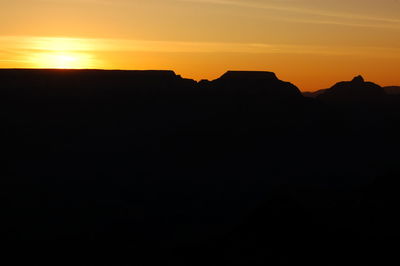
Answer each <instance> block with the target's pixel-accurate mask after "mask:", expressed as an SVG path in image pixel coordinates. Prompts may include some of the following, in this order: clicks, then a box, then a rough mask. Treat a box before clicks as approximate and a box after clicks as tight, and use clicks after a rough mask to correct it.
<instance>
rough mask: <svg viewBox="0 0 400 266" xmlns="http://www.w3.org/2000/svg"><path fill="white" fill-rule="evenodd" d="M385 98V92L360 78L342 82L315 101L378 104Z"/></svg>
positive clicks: (324, 92)
mask: <svg viewBox="0 0 400 266" xmlns="http://www.w3.org/2000/svg"><path fill="white" fill-rule="evenodd" d="M385 96H386V92H385V90H384V89H383V88H382V87H381V86H379V85H377V84H375V83H372V82H365V81H364V78H363V77H362V76H357V77H355V78H354V79H353V80H352V81H348V82H346V81H343V82H339V83H337V84H335V85H334V86H333V87H331V88H329V89H327V90H325V91H323V93H322V94H320V95H318V96H317V99H319V100H322V101H327V102H338V103H339V102H342V103H345V102H380V101H382V100H384V98H385Z"/></svg>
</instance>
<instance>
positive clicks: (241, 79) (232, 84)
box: [210, 71, 302, 99]
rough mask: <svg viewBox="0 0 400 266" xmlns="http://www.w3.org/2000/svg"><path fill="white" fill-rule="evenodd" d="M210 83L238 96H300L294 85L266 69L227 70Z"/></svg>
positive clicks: (281, 97)
mask: <svg viewBox="0 0 400 266" xmlns="http://www.w3.org/2000/svg"><path fill="white" fill-rule="evenodd" d="M210 85H211V86H214V87H216V88H219V89H220V90H222V91H223V92H225V93H235V94H236V95H238V96H239V95H257V96H258V97H264V99H285V98H286V99H288V98H297V99H299V98H302V95H301V92H300V90H299V89H298V88H297V87H296V86H294V85H293V84H291V83H289V82H284V81H281V80H279V79H278V78H277V77H276V75H275V73H273V72H266V71H228V72H226V73H225V74H224V75H222V76H221V77H220V78H218V79H216V80H214V81H212V82H211V83H210Z"/></svg>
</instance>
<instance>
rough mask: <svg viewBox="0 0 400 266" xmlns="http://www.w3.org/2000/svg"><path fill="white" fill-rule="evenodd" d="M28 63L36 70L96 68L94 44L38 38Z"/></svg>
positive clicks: (66, 39)
mask: <svg viewBox="0 0 400 266" xmlns="http://www.w3.org/2000/svg"><path fill="white" fill-rule="evenodd" d="M31 42H32V43H31V46H32V49H31V52H30V53H27V61H28V62H29V65H30V66H31V67H34V68H56V69H83V68H93V67H96V62H95V61H96V60H94V56H93V54H91V53H90V52H91V50H92V49H93V48H92V47H91V46H92V44H90V43H88V42H85V41H84V40H82V39H74V38H36V39H33V40H32V41H31Z"/></svg>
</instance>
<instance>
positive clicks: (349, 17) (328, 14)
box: [176, 0, 400, 29]
mask: <svg viewBox="0 0 400 266" xmlns="http://www.w3.org/2000/svg"><path fill="white" fill-rule="evenodd" d="M176 1H179V2H188V3H198V4H214V5H225V6H234V7H242V8H253V9H264V10H274V11H282V12H287V13H297V14H303V15H312V16H315V17H319V18H320V19H315V18H314V19H307V20H304V19H297V18H291V20H292V21H296V22H297V21H298V22H303V23H319V24H321V23H324V24H336V25H344V26H352V27H380V28H383V27H385V28H396V29H400V19H395V18H386V17H376V16H369V15H362V14H353V13H351V14H350V13H345V12H333V11H328V10H321V9H311V8H301V7H293V6H290V3H285V4H276V3H275V4H272V3H260V2H252V1H250V0H246V1H243V0H231V1H229V0H176ZM321 18H325V19H321ZM280 19H282V20H287V19H288V18H282V17H281V18H280Z"/></svg>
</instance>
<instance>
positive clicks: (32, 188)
mask: <svg viewBox="0 0 400 266" xmlns="http://www.w3.org/2000/svg"><path fill="white" fill-rule="evenodd" d="M0 88H1V89H0V117H1V121H2V123H1V124H0V127H1V128H0V137H1V138H0V139H1V144H2V145H1V147H2V148H1V156H2V167H1V168H0V175H1V179H0V196H1V198H2V201H0V208H1V211H2V219H1V221H0V228H1V229H0V235H1V237H0V239H1V240H0V241H1V244H3V246H5V247H4V248H3V249H2V253H3V254H5V255H7V254H8V255H9V256H10V257H12V259H13V261H14V263H11V264H10V263H9V264H8V265H12V264H15V265H18V264H19V265H20V264H21V263H23V264H28V263H29V264H33V265H35V264H40V265H47V264H48V265H54V264H57V265H265V264H271V265H295V264H299V263H307V264H308V265H321V263H322V264H327V265H342V264H344V263H345V262H348V263H349V264H352V265H361V264H362V265H377V264H379V263H380V264H382V262H383V264H385V262H386V261H387V262H389V261H390V262H391V263H393V262H396V260H398V258H397V249H396V247H395V246H393V244H391V243H392V241H391V240H393V239H395V238H397V237H398V236H399V235H400V231H399V229H398V224H399V222H400V220H399V218H398V217H397V216H396V215H395V214H396V210H397V207H396V206H398V204H400V199H399V197H398V193H397V192H396V191H397V190H398V188H399V182H398V180H399V179H398V177H399V176H400V169H399V165H398V161H399V156H398V151H399V148H400V144H399V141H398V136H399V134H400V126H399V125H400V123H399V122H400V104H399V103H400V100H399V98H398V97H396V96H393V95H386V94H385V93H384V92H383V89H382V88H381V87H380V86H378V85H375V84H373V83H370V82H364V81H363V79H362V78H360V77H358V78H355V79H354V80H353V81H351V82H341V83H338V84H336V85H335V86H333V87H332V88H330V89H328V90H327V91H326V92H325V93H323V94H321V95H320V96H318V97H316V98H315V99H314V98H307V97H303V96H302V95H301V93H300V91H299V90H298V89H297V87H296V86H295V85H293V84H291V83H288V82H283V81H281V80H279V79H278V78H277V77H276V75H275V74H274V73H272V72H243V71H229V72H227V73H225V74H224V75H223V76H221V77H220V78H218V79H216V80H213V81H207V80H203V81H201V82H195V81H193V80H189V79H184V78H182V77H180V76H178V75H176V74H175V73H174V72H172V71H104V70H0ZM381 99H382V100H381ZM343 102H345V103H346V104H342V103H343ZM21 254H23V255H21ZM4 260H5V258H4Z"/></svg>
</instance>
